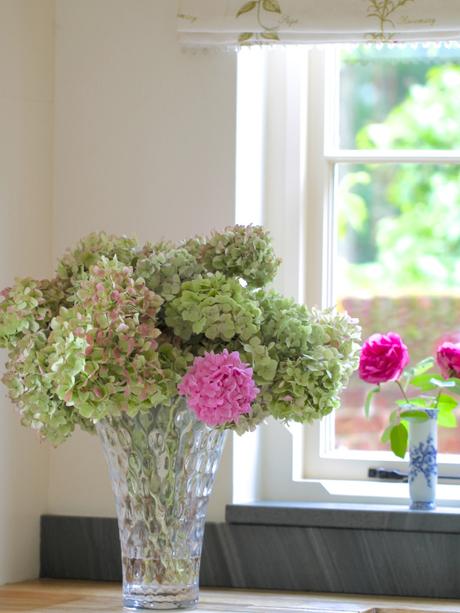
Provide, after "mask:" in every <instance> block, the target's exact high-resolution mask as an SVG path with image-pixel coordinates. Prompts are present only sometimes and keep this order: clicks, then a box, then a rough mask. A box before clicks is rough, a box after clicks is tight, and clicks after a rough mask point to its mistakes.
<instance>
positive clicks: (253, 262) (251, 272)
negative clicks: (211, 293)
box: [201, 225, 281, 287]
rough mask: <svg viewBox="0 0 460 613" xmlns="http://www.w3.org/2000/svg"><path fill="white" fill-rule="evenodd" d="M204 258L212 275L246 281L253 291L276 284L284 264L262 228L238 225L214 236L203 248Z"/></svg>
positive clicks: (204, 262)
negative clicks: (276, 276) (277, 274)
mask: <svg viewBox="0 0 460 613" xmlns="http://www.w3.org/2000/svg"><path fill="white" fill-rule="evenodd" d="M201 258H202V261H203V264H204V265H205V267H206V269H207V270H208V271H210V272H221V273H222V274H224V275H225V276H226V277H235V278H242V279H244V280H245V281H246V283H247V284H248V285H249V286H250V287H263V286H264V285H267V283H270V282H271V281H273V279H274V278H275V275H276V272H277V270H278V268H279V265H280V263H281V260H279V259H278V258H277V257H276V256H275V253H274V251H273V247H272V244H271V239H270V236H269V234H268V232H266V230H264V229H263V228H262V227H261V226H238V225H237V226H231V227H228V228H226V229H225V230H224V231H223V232H216V233H214V234H213V235H212V236H211V237H210V238H209V239H207V240H206V243H205V244H204V245H203V247H202V249H201Z"/></svg>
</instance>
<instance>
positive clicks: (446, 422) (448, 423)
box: [438, 413, 457, 428]
mask: <svg viewBox="0 0 460 613" xmlns="http://www.w3.org/2000/svg"><path fill="white" fill-rule="evenodd" d="M438 426H441V428H456V427H457V418H456V417H455V415H454V414H453V413H439V415H438Z"/></svg>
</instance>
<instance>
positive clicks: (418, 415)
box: [400, 409, 429, 421]
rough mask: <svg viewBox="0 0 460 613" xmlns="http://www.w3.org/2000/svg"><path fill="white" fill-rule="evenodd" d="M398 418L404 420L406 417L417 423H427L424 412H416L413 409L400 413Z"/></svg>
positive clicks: (426, 416)
mask: <svg viewBox="0 0 460 613" xmlns="http://www.w3.org/2000/svg"><path fill="white" fill-rule="evenodd" d="M400 416H401V417H404V418H406V419H407V418H408V417H412V418H415V419H416V420H417V421H427V420H428V419H429V417H428V415H427V414H426V413H425V412H424V411H416V410H414V409H409V410H408V411H402V412H401V415H400Z"/></svg>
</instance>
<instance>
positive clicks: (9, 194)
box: [0, 0, 54, 583]
mask: <svg viewBox="0 0 460 613" xmlns="http://www.w3.org/2000/svg"><path fill="white" fill-rule="evenodd" d="M53 17H54V2H53V0H40V1H39V2H38V1H37V2H34V1H31V0H0V83H1V87H0V286H1V287H4V286H6V285H9V284H11V283H12V282H13V280H14V277H15V276H35V277H39V278H40V277H45V276H49V273H50V267H51V251H52V249H51V245H52V231H51V223H50V222H51V203H52V126H53V101H52V96H53V53H54V44H53ZM5 353H6V352H4V351H1V352H0V360H1V367H2V369H3V363H4V359H5ZM0 405H1V406H0V583H4V582H8V581H19V580H21V579H26V578H30V577H34V576H36V575H37V573H38V545H39V517H40V514H41V513H42V512H43V511H45V510H46V504H47V500H46V499H47V486H48V484H47V474H48V449H47V447H46V445H44V444H41V443H40V441H39V440H38V437H37V436H36V434H34V433H33V432H31V431H28V430H26V429H25V428H22V427H21V426H20V425H19V419H18V416H17V414H16V413H15V412H14V410H13V408H12V406H11V404H10V403H9V401H8V400H7V399H6V393H5V389H4V388H3V389H2V390H1V391H0Z"/></svg>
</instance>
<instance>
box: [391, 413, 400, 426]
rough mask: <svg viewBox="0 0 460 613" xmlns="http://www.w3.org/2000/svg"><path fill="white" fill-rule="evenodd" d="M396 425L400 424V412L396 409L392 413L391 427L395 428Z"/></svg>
mask: <svg viewBox="0 0 460 613" xmlns="http://www.w3.org/2000/svg"><path fill="white" fill-rule="evenodd" d="M396 424H399V411H398V409H395V410H394V411H392V412H391V413H390V425H392V426H394V425H396Z"/></svg>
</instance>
